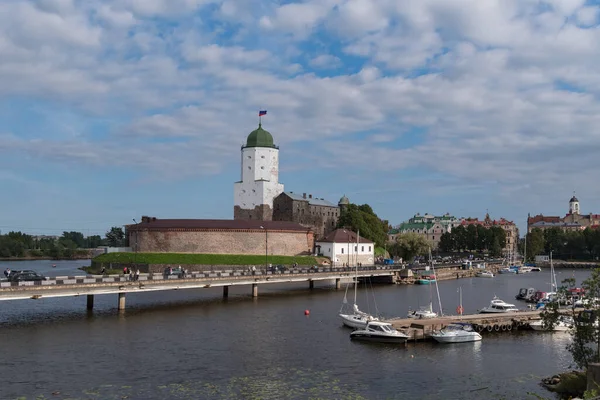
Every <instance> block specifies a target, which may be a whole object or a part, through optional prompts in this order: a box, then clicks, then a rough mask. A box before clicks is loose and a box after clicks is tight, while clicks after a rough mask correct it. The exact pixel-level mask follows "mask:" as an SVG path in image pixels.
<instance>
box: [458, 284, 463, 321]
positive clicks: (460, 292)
mask: <svg viewBox="0 0 600 400" xmlns="http://www.w3.org/2000/svg"><path fill="white" fill-rule="evenodd" d="M458 305H459V307H460V308H459V310H460V316H459V318H460V319H462V315H463V306H462V286H459V287H458Z"/></svg>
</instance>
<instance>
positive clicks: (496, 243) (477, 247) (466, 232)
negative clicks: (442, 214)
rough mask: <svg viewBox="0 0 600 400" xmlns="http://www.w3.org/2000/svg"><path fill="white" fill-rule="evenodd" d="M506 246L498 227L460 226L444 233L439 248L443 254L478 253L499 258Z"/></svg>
mask: <svg viewBox="0 0 600 400" xmlns="http://www.w3.org/2000/svg"><path fill="white" fill-rule="evenodd" d="M504 246H506V232H505V231H504V229H502V228H501V227H499V226H492V227H489V228H487V227H485V226H482V225H468V226H467V227H466V228H465V227H464V226H462V225H459V226H457V227H456V228H453V229H452V231H451V232H446V233H444V234H443V235H442V236H441V238H440V243H439V248H440V250H441V251H444V252H456V251H458V252H462V251H480V252H484V251H485V252H488V253H490V254H491V255H493V256H500V255H501V254H502V249H503V248H504Z"/></svg>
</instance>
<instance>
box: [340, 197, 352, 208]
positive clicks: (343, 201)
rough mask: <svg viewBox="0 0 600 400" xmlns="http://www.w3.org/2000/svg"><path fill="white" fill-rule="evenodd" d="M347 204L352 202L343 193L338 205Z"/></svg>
mask: <svg viewBox="0 0 600 400" xmlns="http://www.w3.org/2000/svg"><path fill="white" fill-rule="evenodd" d="M347 204H350V200H349V199H348V198H347V197H346V195H343V196H342V198H341V199H340V201H338V206H339V205H347Z"/></svg>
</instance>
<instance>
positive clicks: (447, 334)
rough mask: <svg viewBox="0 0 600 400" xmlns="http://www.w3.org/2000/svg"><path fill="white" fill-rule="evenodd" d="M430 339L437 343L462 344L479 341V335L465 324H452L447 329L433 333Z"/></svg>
mask: <svg viewBox="0 0 600 400" xmlns="http://www.w3.org/2000/svg"><path fill="white" fill-rule="evenodd" d="M431 337H432V338H433V339H435V341H437V342H439V343H464V342H477V341H480V340H481V335H480V334H479V333H477V332H475V331H474V330H473V325H471V324H469V323H466V322H453V323H451V324H450V325H448V326H447V327H445V328H443V329H440V330H439V331H436V332H433V333H432V334H431Z"/></svg>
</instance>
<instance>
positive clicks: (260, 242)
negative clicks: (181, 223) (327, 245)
mask: <svg viewBox="0 0 600 400" xmlns="http://www.w3.org/2000/svg"><path fill="white" fill-rule="evenodd" d="M129 235H130V240H131V241H132V243H133V242H134V241H135V240H137V244H138V251H139V252H142V253H200V254H257V255H262V254H265V236H266V239H267V240H266V241H267V244H268V247H267V248H268V254H269V255H283V256H295V255H303V254H304V255H308V254H311V253H312V251H313V248H314V234H313V233H312V232H310V231H308V230H307V231H266V232H265V231H264V230H262V229H261V230H192V229H189V230H186V229H166V230H141V231H138V232H137V238H135V235H136V232H131V233H130V234H129Z"/></svg>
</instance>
